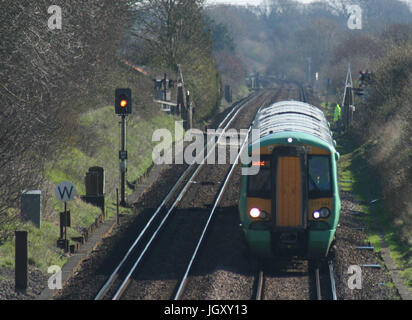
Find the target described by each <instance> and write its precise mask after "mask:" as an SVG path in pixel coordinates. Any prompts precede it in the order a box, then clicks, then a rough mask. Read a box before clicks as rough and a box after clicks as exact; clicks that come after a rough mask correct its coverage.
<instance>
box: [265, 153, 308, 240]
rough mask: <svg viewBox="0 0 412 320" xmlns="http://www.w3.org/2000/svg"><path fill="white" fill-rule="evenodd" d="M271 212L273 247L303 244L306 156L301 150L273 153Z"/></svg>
mask: <svg viewBox="0 0 412 320" xmlns="http://www.w3.org/2000/svg"><path fill="white" fill-rule="evenodd" d="M273 163H274V166H273V180H274V185H275V188H274V193H273V198H272V204H273V209H272V212H274V224H275V225H274V227H275V229H274V230H275V234H274V235H275V237H274V239H275V242H276V246H279V245H282V244H286V245H287V248H290V247H291V246H294V245H296V246H297V247H300V245H301V244H303V243H304V237H305V234H304V230H305V228H306V220H307V203H308V199H307V180H306V179H307V174H306V163H307V156H306V153H305V150H304V149H300V148H297V147H279V148H276V149H274V152H273Z"/></svg>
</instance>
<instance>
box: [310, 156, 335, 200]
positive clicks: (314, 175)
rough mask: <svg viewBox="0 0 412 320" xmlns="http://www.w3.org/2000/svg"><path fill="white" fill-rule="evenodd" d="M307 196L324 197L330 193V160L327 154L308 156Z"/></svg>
mask: <svg viewBox="0 0 412 320" xmlns="http://www.w3.org/2000/svg"><path fill="white" fill-rule="evenodd" d="M308 162H309V163H308V164H309V165H308V171H309V172H308V183H309V197H310V198H313V197H326V196H330V194H331V193H332V183H331V174H330V160H329V157H328V156H309V157H308Z"/></svg>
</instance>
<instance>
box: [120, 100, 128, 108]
mask: <svg viewBox="0 0 412 320" xmlns="http://www.w3.org/2000/svg"><path fill="white" fill-rule="evenodd" d="M120 106H121V107H122V108H126V106H127V100H124V99H123V100H121V101H120Z"/></svg>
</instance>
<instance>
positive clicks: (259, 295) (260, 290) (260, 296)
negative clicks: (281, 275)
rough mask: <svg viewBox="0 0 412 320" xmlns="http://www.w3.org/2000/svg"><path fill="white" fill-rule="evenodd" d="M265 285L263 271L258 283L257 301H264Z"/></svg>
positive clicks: (260, 272)
mask: <svg viewBox="0 0 412 320" xmlns="http://www.w3.org/2000/svg"><path fill="white" fill-rule="evenodd" d="M263 283H264V274H263V271H262V270H260V271H259V275H258V282H257V288H256V297H255V300H262V299H263Z"/></svg>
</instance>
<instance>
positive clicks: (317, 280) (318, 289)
mask: <svg viewBox="0 0 412 320" xmlns="http://www.w3.org/2000/svg"><path fill="white" fill-rule="evenodd" d="M319 268H320V267H319V265H317V266H316V267H315V283H316V298H317V300H322V292H321V288H320V274H319Z"/></svg>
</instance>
